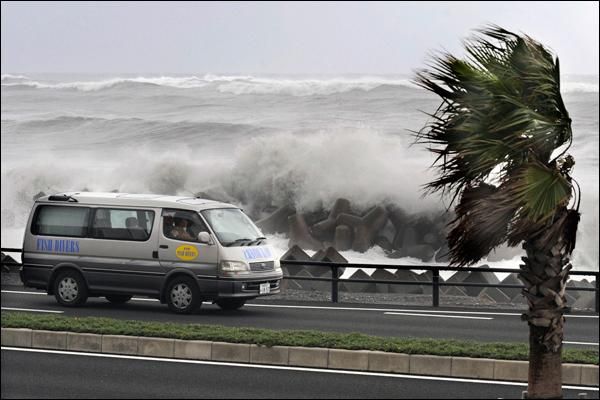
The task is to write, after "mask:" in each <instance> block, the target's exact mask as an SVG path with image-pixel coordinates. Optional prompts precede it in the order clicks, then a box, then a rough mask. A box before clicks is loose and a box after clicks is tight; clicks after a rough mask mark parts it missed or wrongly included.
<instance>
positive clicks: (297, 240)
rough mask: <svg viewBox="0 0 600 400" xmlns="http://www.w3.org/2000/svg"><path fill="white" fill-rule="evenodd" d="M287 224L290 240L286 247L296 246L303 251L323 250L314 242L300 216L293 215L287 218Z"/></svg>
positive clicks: (319, 244)
mask: <svg viewBox="0 0 600 400" xmlns="http://www.w3.org/2000/svg"><path fill="white" fill-rule="evenodd" d="M288 223H289V226H290V233H289V235H290V240H289V243H288V245H289V246H290V247H291V246H294V245H298V246H300V247H301V248H303V249H308V250H319V249H321V248H323V244H322V243H321V242H319V241H318V240H316V239H315V238H314V237H313V236H312V235H311V234H310V231H309V229H308V225H307V224H306V221H305V219H304V217H303V216H302V214H298V213H296V214H294V215H290V216H289V217H288Z"/></svg>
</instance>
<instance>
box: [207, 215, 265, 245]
mask: <svg viewBox="0 0 600 400" xmlns="http://www.w3.org/2000/svg"><path fill="white" fill-rule="evenodd" d="M202 215H203V216H204V218H205V219H206V221H207V222H208V223H209V224H210V226H211V228H212V230H213V232H214V233H215V234H216V235H217V237H218V238H219V242H221V244H223V245H224V246H252V245H257V244H260V242H261V240H264V239H265V238H264V237H262V234H261V233H260V231H259V230H258V228H257V227H256V226H255V225H254V223H253V222H252V221H251V220H250V218H248V217H247V216H246V214H244V213H243V212H242V210H240V209H238V208H217V209H213V210H204V211H202Z"/></svg>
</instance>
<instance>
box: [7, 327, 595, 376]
mask: <svg viewBox="0 0 600 400" xmlns="http://www.w3.org/2000/svg"><path fill="white" fill-rule="evenodd" d="M2 345H3V346H11V347H34V348H44V349H61V350H64V349H66V350H75V351H89V352H102V353H116V354H131V355H141V356H152V357H175V358H181V359H193V360H214V361H228V362H244V363H256V364H268V365H289V366H297V367H312V368H335V369H345V370H359V371H372V372H388V373H403V374H419V375H431V376H453V377H462V378H476V379H496V380H507V381H519V382H526V381H527V377H528V369H529V363H528V362H527V361H510V360H493V359H482V358H468V357H444V356H432V355H414V354H413V355H408V354H400V353H388V352H383V351H367V350H343V349H328V348H312V347H288V346H273V347H267V346H261V345H254V344H252V345H251V344H239V343H224V342H210V341H202V340H177V339H168V338H146V337H136V336H122V335H96V334H88V333H74V332H54V331H42V330H30V329H15V328H2ZM562 376H563V383H564V384H570V385H585V386H598V366H597V365H587V364H569V363H564V364H563V365H562Z"/></svg>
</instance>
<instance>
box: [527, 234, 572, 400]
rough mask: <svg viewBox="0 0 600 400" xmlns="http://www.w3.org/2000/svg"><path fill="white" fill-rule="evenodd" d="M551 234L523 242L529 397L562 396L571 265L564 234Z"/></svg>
mask: <svg viewBox="0 0 600 400" xmlns="http://www.w3.org/2000/svg"><path fill="white" fill-rule="evenodd" d="M550 229H552V228H550ZM549 236H550V235H547V234H539V235H537V236H535V237H533V238H531V239H530V240H528V241H526V242H525V243H524V245H523V248H524V249H525V250H526V252H527V256H526V257H523V261H524V264H523V265H521V272H520V274H519V279H521V281H522V282H523V283H524V285H525V288H524V289H523V295H524V296H525V298H526V299H527V303H528V305H529V310H528V312H526V313H524V314H523V316H522V319H523V320H526V321H527V322H528V324H529V377H528V378H529V379H528V381H529V384H528V387H527V398H530V399H558V398H562V362H561V361H562V340H563V332H564V331H563V325H564V320H565V319H564V316H563V313H564V311H565V309H566V299H565V289H566V281H567V278H568V274H569V270H570V269H571V264H569V259H568V258H567V257H566V251H565V246H564V243H563V240H562V237H560V235H557V236H558V237H557V236H554V238H553V239H554V240H552V238H551V237H549ZM549 239H550V240H549Z"/></svg>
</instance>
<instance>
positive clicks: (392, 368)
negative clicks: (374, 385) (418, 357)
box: [369, 351, 410, 374]
mask: <svg viewBox="0 0 600 400" xmlns="http://www.w3.org/2000/svg"><path fill="white" fill-rule="evenodd" d="M409 364H410V356H409V355H408V354H399V353H387V352H384V351H369V371H377V372H395V373H399V374H406V373H408V372H409Z"/></svg>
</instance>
